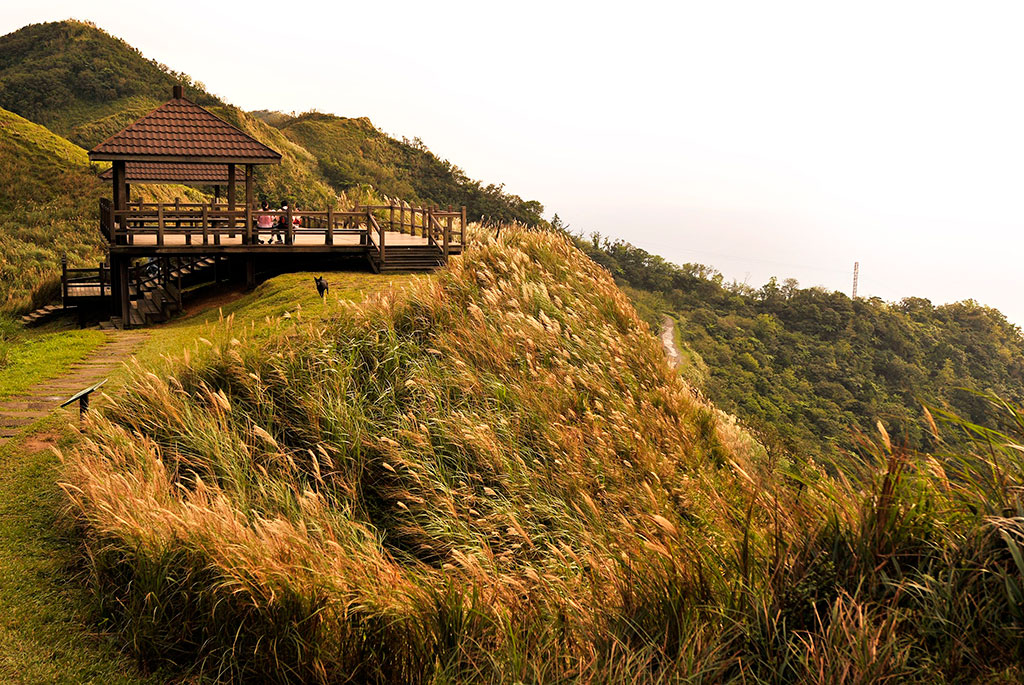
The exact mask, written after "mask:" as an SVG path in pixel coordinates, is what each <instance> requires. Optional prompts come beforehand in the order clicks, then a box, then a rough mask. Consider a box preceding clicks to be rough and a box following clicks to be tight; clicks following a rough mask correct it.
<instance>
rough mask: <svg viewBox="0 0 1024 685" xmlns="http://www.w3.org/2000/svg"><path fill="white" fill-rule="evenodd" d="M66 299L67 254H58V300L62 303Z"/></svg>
mask: <svg viewBox="0 0 1024 685" xmlns="http://www.w3.org/2000/svg"><path fill="white" fill-rule="evenodd" d="M67 299H68V255H67V253H64V254H62V255H61V256H60V301H61V304H64V303H65V302H66V301H67Z"/></svg>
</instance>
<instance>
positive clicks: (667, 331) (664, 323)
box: [661, 314, 683, 368]
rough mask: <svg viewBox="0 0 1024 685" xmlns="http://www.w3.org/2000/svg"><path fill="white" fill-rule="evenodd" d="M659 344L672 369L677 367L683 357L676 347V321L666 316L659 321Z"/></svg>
mask: <svg viewBox="0 0 1024 685" xmlns="http://www.w3.org/2000/svg"><path fill="white" fill-rule="evenodd" d="M661 344H662V345H663V346H664V347H665V356H666V357H668V363H669V364H671V365H672V368H675V367H677V366H679V364H680V362H682V360H683V355H682V354H680V352H679V348H678V347H676V321H675V319H673V318H672V317H671V316H669V315H668V314H666V315H665V318H664V319H662V320H661Z"/></svg>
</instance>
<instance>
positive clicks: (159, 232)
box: [156, 205, 164, 246]
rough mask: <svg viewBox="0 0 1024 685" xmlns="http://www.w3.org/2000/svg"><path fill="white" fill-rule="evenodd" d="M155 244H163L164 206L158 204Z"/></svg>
mask: <svg viewBox="0 0 1024 685" xmlns="http://www.w3.org/2000/svg"><path fill="white" fill-rule="evenodd" d="M156 244H157V246H163V244H164V206H163V205H160V206H159V207H157V209H156Z"/></svg>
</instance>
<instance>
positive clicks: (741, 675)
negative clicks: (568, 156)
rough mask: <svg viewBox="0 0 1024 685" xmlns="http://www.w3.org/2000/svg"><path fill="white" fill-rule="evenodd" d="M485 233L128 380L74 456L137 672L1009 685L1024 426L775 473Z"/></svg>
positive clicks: (765, 459)
mask: <svg viewBox="0 0 1024 685" xmlns="http://www.w3.org/2000/svg"><path fill="white" fill-rule="evenodd" d="M472 245H473V246H474V247H473V248H471V249H470V250H469V251H468V252H467V254H466V255H465V256H464V257H463V258H461V259H460V260H457V261H456V262H455V263H454V264H453V266H452V267H451V268H450V269H449V270H448V271H446V272H442V273H440V274H438V275H437V277H435V278H433V279H416V280H413V281H410V282H407V283H405V284H404V286H403V287H402V288H401V289H400V290H394V291H390V292H389V291H384V292H381V293H379V294H377V295H375V296H371V297H369V298H368V299H366V300H365V301H364V302H362V303H360V304H342V303H340V302H339V303H334V304H332V305H330V306H328V305H326V304H325V305H323V306H324V309H323V310H322V311H320V312H318V313H317V315H316V316H313V317H309V318H307V317H304V316H295V315H294V314H291V315H289V316H288V317H283V316H273V315H270V316H268V317H267V318H265V319H263V320H262V321H260V320H259V319H258V317H255V316H246V315H245V307H248V306H249V305H245V307H243V309H241V310H238V311H237V315H236V317H240V318H236V317H227V318H225V319H224V320H223V321H222V322H220V323H219V324H217V325H216V326H215V327H214V328H213V329H210V330H208V331H206V332H205V334H204V335H203V336H201V337H200V338H198V339H197V340H196V342H195V343H194V344H193V345H192V346H191V347H190V348H189V349H188V350H187V351H186V352H185V353H184V354H181V355H179V356H178V357H177V358H176V359H173V360H169V361H167V362H163V363H162V364H161V365H160V366H159V367H151V368H154V369H155V370H156V371H157V372H156V373H153V372H151V371H149V370H148V369H147V368H145V367H144V368H139V369H138V370H137V371H135V372H134V374H133V376H132V378H131V379H130V380H129V384H128V388H127V389H126V391H125V392H124V393H123V394H122V395H119V396H118V397H116V398H115V399H114V401H113V403H112V404H111V405H110V406H109V407H108V409H107V410H106V411H105V412H104V416H103V417H102V418H99V419H98V420H97V421H96V422H95V423H94V424H93V426H92V427H91V428H90V441H89V442H86V443H83V444H81V445H80V446H79V448H78V449H77V450H74V451H73V452H69V453H68V454H67V455H66V456H65V467H66V471H65V477H66V478H67V481H68V484H67V486H66V487H67V491H68V494H69V495H70V497H71V500H72V502H73V504H74V509H75V511H76V513H77V521H78V525H79V526H80V530H81V531H82V532H83V534H84V535H85V538H86V541H87V543H86V544H87V547H88V550H89V551H88V556H87V558H88V563H89V564H90V570H91V577H92V578H93V579H94V582H95V583H96V585H95V590H96V591H97V592H98V594H99V596H100V597H101V598H102V599H103V605H104V607H105V609H106V618H107V620H108V621H109V626H110V627H111V628H113V629H116V630H117V631H118V632H119V634H120V635H121V636H122V638H123V640H124V643H125V645H126V646H128V647H129V648H130V649H131V650H133V651H134V652H135V653H136V654H137V655H138V656H140V657H141V658H142V659H143V661H144V662H145V663H148V664H167V663H172V664H176V665H177V667H183V668H185V669H188V670H191V671H192V672H194V673H201V674H204V675H206V676H211V677H216V678H219V679H235V680H244V679H246V678H255V677H258V678H260V679H261V680H266V681H271V682H286V681H288V682H293V681H304V682H334V681H337V680H339V679H344V678H354V679H355V680H358V681H386V682H434V683H442V682H455V681H466V680H474V681H486V682H512V681H520V682H552V681H561V680H565V679H569V680H577V679H579V680H583V681H598V682H624V681H628V682H671V681H675V680H678V679H681V678H682V679H688V680H696V681H704V682H840V681H847V682H877V681H879V680H901V681H909V682H949V681H957V682H1006V683H1009V682H1015V681H1016V680H1017V679H1018V678H1019V676H1020V675H1021V673H1022V671H1021V669H1020V664H1021V663H1022V659H1024V652H1022V650H1021V647H1020V645H1021V644H1022V643H1021V642H1020V640H1019V630H1020V627H1019V626H1020V617H1021V616H1022V615H1024V613H1022V611H1024V600H1022V599H1021V597H1024V595H1022V594H1021V593H1022V590H1021V588H1024V565H1020V564H1019V559H1020V558H1021V556H1020V555H1021V547H1020V546H1021V544H1022V543H1024V528H1022V527H1021V523H1020V521H1021V520H1024V519H1021V518H1014V517H1015V516H1017V515H1018V514H1019V513H1024V509H1022V508H1021V504H1020V502H1019V501H1017V499H1016V495H1015V494H1014V491H1011V490H1008V489H1006V488H1005V487H1003V485H1002V483H1003V481H1002V480H1001V478H1004V477H1006V478H1009V479H1010V480H1011V481H1012V482H1016V481H1017V480H1019V479H1020V478H1021V477H1024V462H1022V459H1021V458H1020V454H1019V452H1018V451H1016V450H1014V449H1013V444H1014V443H1015V442H1016V441H1017V440H1019V439H1020V438H1019V437H1012V438H1011V437H1007V436H1000V435H997V434H994V433H988V434H984V435H980V436H979V437H982V438H983V439H985V440H987V441H989V442H988V443H987V445H986V450H985V452H983V453H982V454H980V455H973V456H971V457H970V458H968V459H959V458H953V457H942V458H936V457H924V456H918V455H914V454H911V453H908V452H906V451H903V450H900V449H899V448H894V447H892V446H891V443H890V442H889V438H888V437H887V436H886V435H885V434H884V433H883V434H881V435H880V437H879V438H878V439H877V441H876V442H877V445H876V447H875V448H874V450H875V455H874V458H875V461H873V462H865V463H864V464H862V465H859V466H851V468H850V470H849V471H848V472H847V473H846V475H845V476H843V477H838V478H832V477H829V476H828V475H826V474H825V473H822V472H821V471H820V469H818V468H817V467H815V466H814V465H813V463H800V462H795V461H791V460H785V461H783V460H780V459H778V458H777V457H776V456H774V455H772V456H769V455H766V454H765V453H764V452H763V451H762V450H761V449H760V448H759V447H758V445H757V444H756V443H754V442H753V441H751V440H750V439H749V437H747V436H746V434H745V433H744V432H743V431H742V430H740V429H738V428H737V427H736V426H735V425H733V424H732V423H731V422H729V421H728V420H726V419H725V418H724V415H722V414H720V413H719V412H717V411H716V410H715V409H714V408H713V407H711V406H708V405H705V404H704V403H702V402H701V401H699V400H697V399H695V398H694V395H693V394H692V393H691V392H690V389H689V388H688V387H687V386H686V385H685V384H684V383H683V382H682V381H681V380H680V379H679V377H678V376H677V375H676V374H675V373H673V372H672V371H671V370H670V369H669V368H668V367H667V365H666V363H665V360H664V358H663V355H662V351H661V349H660V347H659V343H658V341H657V340H655V339H654V338H653V337H652V336H651V335H650V334H649V333H648V332H647V330H646V325H645V324H644V322H643V321H642V319H640V318H639V316H638V315H637V314H636V313H635V311H634V310H633V308H632V307H631V306H630V304H629V302H628V300H627V299H626V297H625V296H624V295H623V293H622V292H620V291H619V290H618V289H617V288H616V287H615V286H614V284H613V283H612V282H611V279H610V278H609V277H608V276H607V275H606V274H605V273H604V272H603V271H602V270H601V269H599V268H598V267H597V266H595V265H594V264H593V263H592V262H590V261H589V260H587V259H586V258H585V257H584V256H583V255H582V254H580V253H579V252H577V251H576V250H575V249H574V248H572V247H571V245H570V244H569V243H568V242H567V241H565V240H564V239H562V238H559V237H556V236H553V235H551V234H543V233H526V232H521V231H518V230H515V229H507V230H505V231H503V232H502V234H501V238H500V239H494V238H493V237H492V234H491V233H490V232H487V233H483V232H479V231H477V232H475V233H474V234H473V243H472ZM367 278H373V277H367ZM253 304H255V302H254V303H253ZM246 322H248V323H246ZM1007 411H1009V410H1007ZM1011 413H1012V411H1011ZM1004 444H1007V445H1008V446H1007V447H1006V448H1003V447H1001V445H1004ZM995 473H998V474H1002V475H1001V476H1000V477H999V478H994V477H993V475H992V474H995ZM1015 559H1017V561H1016V562H1015Z"/></svg>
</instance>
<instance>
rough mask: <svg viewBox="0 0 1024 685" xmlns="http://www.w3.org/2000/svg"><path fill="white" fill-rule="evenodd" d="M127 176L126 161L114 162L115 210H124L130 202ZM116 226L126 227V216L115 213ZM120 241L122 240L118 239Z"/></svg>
mask: <svg viewBox="0 0 1024 685" xmlns="http://www.w3.org/2000/svg"><path fill="white" fill-rule="evenodd" d="M125 190H126V184H125V178H124V162H114V211H115V212H117V211H120V210H124V208H125V207H126V206H127V204H128V200H127V198H126V197H125ZM114 228H115V230H117V229H122V230H123V229H124V228H125V217H124V216H123V215H122V216H117V215H116V214H115V215H114ZM117 242H120V241H117Z"/></svg>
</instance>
